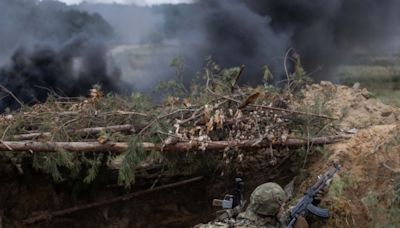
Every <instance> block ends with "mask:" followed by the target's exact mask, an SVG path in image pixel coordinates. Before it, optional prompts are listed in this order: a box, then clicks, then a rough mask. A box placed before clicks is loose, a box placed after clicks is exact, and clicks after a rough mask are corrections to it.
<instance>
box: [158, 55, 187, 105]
mask: <svg viewBox="0 0 400 228" xmlns="http://www.w3.org/2000/svg"><path fill="white" fill-rule="evenodd" d="M170 67H173V68H174V69H175V78H174V79H171V80H167V81H161V82H160V83H159V84H158V85H157V86H156V91H158V92H163V93H164V94H166V95H169V96H177V97H182V96H185V95H188V94H189V91H188V90H187V88H186V86H185V84H184V70H185V64H184V61H183V58H182V57H176V58H174V59H172V61H171V63H170Z"/></svg>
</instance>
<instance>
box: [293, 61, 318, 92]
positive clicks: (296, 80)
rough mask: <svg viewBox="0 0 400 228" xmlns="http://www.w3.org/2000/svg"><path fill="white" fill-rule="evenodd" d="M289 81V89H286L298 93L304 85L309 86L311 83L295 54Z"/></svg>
mask: <svg viewBox="0 0 400 228" xmlns="http://www.w3.org/2000/svg"><path fill="white" fill-rule="evenodd" d="M289 80H290V83H289V84H290V88H288V89H289V91H292V92H298V91H300V89H301V88H303V87H304V86H305V85H307V84H310V83H311V82H312V79H311V78H310V76H309V75H308V74H307V72H306V71H305V70H304V68H303V66H302V64H301V62H300V56H298V55H297V54H296V55H295V62H294V72H293V73H292V74H290V75H289Z"/></svg>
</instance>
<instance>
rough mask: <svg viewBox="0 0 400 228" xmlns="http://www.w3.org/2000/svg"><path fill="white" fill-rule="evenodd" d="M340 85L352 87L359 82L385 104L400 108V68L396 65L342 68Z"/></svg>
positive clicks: (338, 72)
mask: <svg viewBox="0 0 400 228" xmlns="http://www.w3.org/2000/svg"><path fill="white" fill-rule="evenodd" d="M337 75H338V77H339V81H340V83H342V84H344V85H348V86H352V85H353V84H354V83H356V82H359V83H360V84H361V87H362V88H367V89H368V90H369V91H370V92H371V93H372V94H373V95H374V96H376V97H377V98H379V99H380V100H382V102H383V103H385V104H389V105H395V106H397V107H400V67H399V66H396V65H351V66H341V67H340V68H339V69H338V71H337Z"/></svg>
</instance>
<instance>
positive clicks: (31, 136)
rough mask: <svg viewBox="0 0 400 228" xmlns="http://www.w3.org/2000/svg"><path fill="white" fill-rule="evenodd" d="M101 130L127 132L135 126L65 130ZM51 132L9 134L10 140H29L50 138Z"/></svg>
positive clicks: (81, 133) (80, 131)
mask: <svg viewBox="0 0 400 228" xmlns="http://www.w3.org/2000/svg"><path fill="white" fill-rule="evenodd" d="M101 131H111V132H129V133H134V132H135V127H134V126H132V125H130V124H125V125H115V126H108V127H93V128H82V129H78V130H70V131H67V132H68V133H70V134H74V135H83V136H84V135H92V134H98V133H100V132H101ZM50 137H51V132H41V133H40V132H37V133H28V134H20V135H13V136H11V139H12V140H16V141H23V140H31V139H37V138H50Z"/></svg>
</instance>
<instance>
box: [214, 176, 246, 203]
mask: <svg viewBox="0 0 400 228" xmlns="http://www.w3.org/2000/svg"><path fill="white" fill-rule="evenodd" d="M243 186H244V182H243V180H242V178H235V194H234V195H231V194H227V195H225V197H224V199H223V200H220V199H214V200H213V206H215V207H222V208H223V209H233V208H235V207H236V206H243V204H244V200H243Z"/></svg>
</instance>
